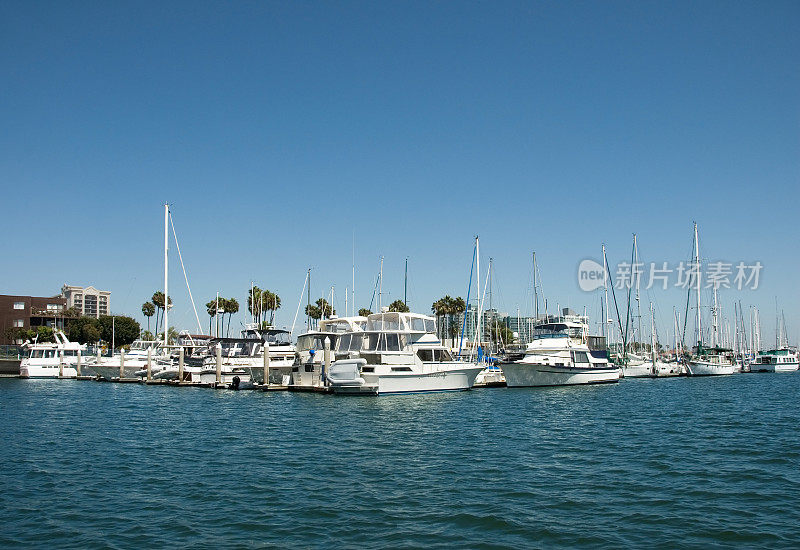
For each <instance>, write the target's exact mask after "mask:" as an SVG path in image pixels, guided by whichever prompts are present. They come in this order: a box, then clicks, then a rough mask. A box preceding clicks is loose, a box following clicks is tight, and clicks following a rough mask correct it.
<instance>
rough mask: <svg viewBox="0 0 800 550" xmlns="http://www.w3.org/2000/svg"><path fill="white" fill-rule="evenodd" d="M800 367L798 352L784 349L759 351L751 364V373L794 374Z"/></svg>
mask: <svg viewBox="0 0 800 550" xmlns="http://www.w3.org/2000/svg"><path fill="white" fill-rule="evenodd" d="M798 366H800V361H798V354H797V350H793V349H791V348H789V347H788V346H787V347H782V348H779V349H772V350H767V351H759V352H758V355H757V356H756V358H755V360H753V361H752V362H751V363H750V372H794V371H796V370H797V369H798Z"/></svg>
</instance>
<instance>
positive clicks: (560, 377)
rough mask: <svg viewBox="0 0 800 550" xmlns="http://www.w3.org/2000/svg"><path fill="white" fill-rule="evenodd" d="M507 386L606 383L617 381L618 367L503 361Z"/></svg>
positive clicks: (502, 366)
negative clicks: (587, 366) (566, 365)
mask: <svg viewBox="0 0 800 550" xmlns="http://www.w3.org/2000/svg"><path fill="white" fill-rule="evenodd" d="M501 368H502V369H503V374H505V377H506V384H507V385H508V387H509V388H524V387H540V386H575V385H582V384H607V383H613V382H618V381H619V374H620V373H619V369H618V368H582V367H564V366H561V367H559V366H551V365H541V364H536V363H524V362H521V361H520V362H515V363H505V364H502V365H501Z"/></svg>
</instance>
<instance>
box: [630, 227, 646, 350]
mask: <svg viewBox="0 0 800 550" xmlns="http://www.w3.org/2000/svg"><path fill="white" fill-rule="evenodd" d="M633 250H634V258H635V261H634V263H633V266H631V269H635V270H636V272H635V274H636V315H637V316H638V317H639V342H641V341H642V340H643V337H642V307H641V304H640V302H639V281H640V280H641V273H640V271H641V270H640V269H639V245H638V244H637V242H636V233H634V234H633ZM634 341H635V340H634Z"/></svg>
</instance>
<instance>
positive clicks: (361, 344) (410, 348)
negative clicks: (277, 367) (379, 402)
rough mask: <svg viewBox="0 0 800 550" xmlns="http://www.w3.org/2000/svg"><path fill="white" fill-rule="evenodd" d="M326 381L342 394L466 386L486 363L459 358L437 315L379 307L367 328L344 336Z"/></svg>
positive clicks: (448, 388) (427, 390)
mask: <svg viewBox="0 0 800 550" xmlns="http://www.w3.org/2000/svg"><path fill="white" fill-rule="evenodd" d="M345 353H347V354H348V355H349V357H347V358H342V359H338V358H337V360H336V361H334V362H333V363H332V364H331V367H330V372H329V373H328V374H327V382H328V384H329V386H330V387H331V388H332V389H333V391H334V393H338V394H356V395H358V394H362V395H384V394H399V393H422V392H443V391H463V390H468V389H470V388H471V387H472V385H473V384H474V383H475V378H476V377H477V376H478V373H479V372H481V370H483V366H482V365H478V364H476V363H467V362H464V361H456V360H454V359H453V357H452V355H451V354H450V350H449V349H447V348H446V347H445V346H444V345H442V343H441V341H440V340H439V338H438V337H437V336H436V321H435V320H434V318H433V317H430V316H428V315H422V314H418V313H400V312H381V313H374V314H372V315H370V316H369V317H368V318H367V327H366V330H365V331H364V332H353V333H346V334H343V335H341V336H340V338H339V346H338V354H339V355H340V356H341V355H343V354H345Z"/></svg>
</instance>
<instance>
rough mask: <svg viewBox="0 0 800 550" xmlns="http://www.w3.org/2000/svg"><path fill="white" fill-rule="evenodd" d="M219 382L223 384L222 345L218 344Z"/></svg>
mask: <svg viewBox="0 0 800 550" xmlns="http://www.w3.org/2000/svg"><path fill="white" fill-rule="evenodd" d="M217 384H222V345H221V344H217Z"/></svg>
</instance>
